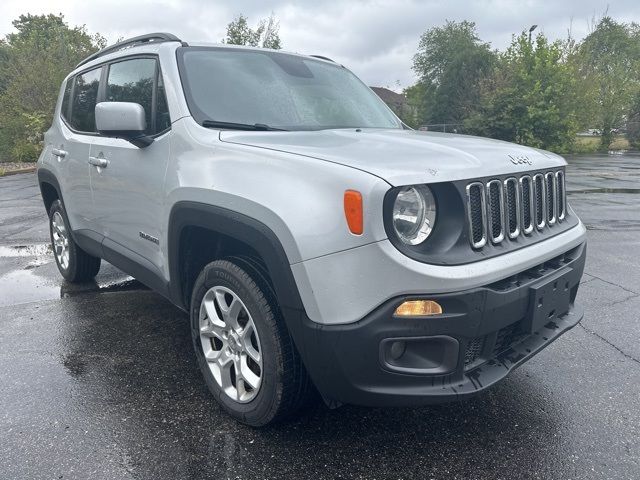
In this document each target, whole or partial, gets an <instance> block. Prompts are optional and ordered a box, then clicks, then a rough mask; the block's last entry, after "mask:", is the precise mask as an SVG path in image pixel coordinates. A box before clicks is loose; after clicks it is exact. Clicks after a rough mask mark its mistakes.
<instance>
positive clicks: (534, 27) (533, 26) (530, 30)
mask: <svg viewBox="0 0 640 480" xmlns="http://www.w3.org/2000/svg"><path fill="white" fill-rule="evenodd" d="M536 28H538V25H531V28H530V29H529V44H531V32H533V31H534V30H535V29H536Z"/></svg>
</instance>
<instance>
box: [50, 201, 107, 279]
mask: <svg viewBox="0 0 640 480" xmlns="http://www.w3.org/2000/svg"><path fill="white" fill-rule="evenodd" d="M49 232H50V234H51V246H52V247H53V255H54V257H55V259H56V264H57V265H58V270H59V271H60V274H61V275H62V276H63V277H64V278H65V280H67V281H69V282H72V283H76V282H86V281H88V280H91V279H92V278H94V277H95V276H96V275H97V274H98V271H99V270H100V258H98V257H94V256H92V255H89V254H88V253H87V252H85V251H84V250H82V249H81V248H80V247H79V246H78V245H77V244H76V243H75V242H74V241H73V238H72V237H71V229H70V228H69V221H68V219H67V214H66V212H65V211H64V206H63V205H62V202H61V201H60V200H56V201H54V202H53V203H52V204H51V208H50V209H49Z"/></svg>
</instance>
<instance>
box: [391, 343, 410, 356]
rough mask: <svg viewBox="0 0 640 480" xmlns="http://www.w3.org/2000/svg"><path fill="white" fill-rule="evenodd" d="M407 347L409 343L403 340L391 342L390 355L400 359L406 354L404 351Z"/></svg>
mask: <svg viewBox="0 0 640 480" xmlns="http://www.w3.org/2000/svg"><path fill="white" fill-rule="evenodd" d="M406 349H407V344H406V343H405V342H403V341H402V340H399V341H396V342H393V343H392V344H391V348H390V349H389V355H390V356H391V358H392V359H393V360H398V359H399V358H400V357H401V356H402V355H404V351H405V350H406Z"/></svg>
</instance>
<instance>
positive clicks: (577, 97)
mask: <svg viewBox="0 0 640 480" xmlns="http://www.w3.org/2000/svg"><path fill="white" fill-rule="evenodd" d="M13 26H14V29H15V32H14V33H10V34H8V35H7V36H6V37H5V38H4V39H1V40H0V161H34V160H35V159H37V157H38V154H39V152H40V150H41V148H42V138H43V134H44V132H45V131H46V130H47V128H49V126H50V125H51V120H52V115H53V110H54V108H55V103H56V100H57V97H58V93H59V91H60V85H61V83H62V80H63V79H64V77H65V76H66V75H67V73H68V72H70V71H71V70H73V69H74V68H75V66H76V65H77V64H78V63H79V62H80V61H81V60H82V59H84V58H85V57H87V56H88V55H90V54H91V53H94V52H96V51H97V50H99V49H100V48H104V46H105V45H106V40H105V38H104V37H103V36H101V35H100V34H97V33H96V34H91V33H89V32H88V31H87V29H86V27H85V26H80V27H77V26H76V27H71V26H69V25H68V24H67V22H66V21H65V19H64V17H63V15H21V16H20V17H19V18H18V19H16V20H15V21H14V22H13ZM279 28H280V25H279V22H278V20H277V19H276V17H275V16H274V15H273V14H272V15H270V16H269V17H268V18H266V19H262V20H260V21H259V22H258V23H257V25H256V26H255V27H251V25H250V24H249V21H248V19H247V17H245V16H243V15H239V16H237V17H236V18H234V19H233V21H231V22H230V23H229V24H228V26H227V31H226V36H225V38H224V39H222V42H223V43H228V44H236V45H251V46H259V47H265V48H275V49H279V48H281V47H282V42H281V39H280V36H279ZM413 70H414V71H415V73H416V75H417V77H418V81H417V83H416V84H415V85H413V86H411V87H409V88H407V89H405V91H404V93H405V95H406V98H407V102H408V103H409V104H410V105H411V106H412V108H411V109H410V112H411V113H410V114H406V115H404V118H403V120H404V121H405V122H406V123H407V124H409V125H411V126H413V127H421V126H423V125H428V124H454V125H456V129H457V130H458V131H462V132H464V133H470V134H475V135H482V136H487V137H493V138H498V139H503V140H508V141H515V142H518V143H523V144H527V145H531V146H534V147H539V148H545V149H550V150H554V151H558V152H568V151H575V150H576V149H577V146H576V143H575V142H576V134H577V133H578V132H579V131H581V130H586V129H592V130H593V131H596V132H597V133H598V135H599V136H600V142H599V147H600V148H601V149H605V150H606V149H607V148H609V145H610V144H611V142H612V140H613V138H614V136H615V135H617V134H620V133H621V132H624V133H625V135H626V136H627V138H628V139H629V141H630V142H631V144H632V145H634V146H635V147H637V148H640V26H639V25H638V24H636V23H630V24H627V23H622V22H617V21H615V20H614V19H612V18H611V17H609V16H604V17H602V18H601V19H599V20H598V21H594V22H593V25H592V28H591V32H590V33H589V35H587V37H586V38H585V39H584V40H582V41H580V42H577V41H576V40H574V39H573V38H571V36H570V35H569V36H568V38H567V39H565V40H557V41H551V40H550V39H548V38H547V37H546V36H545V35H544V34H537V35H535V37H534V38H532V37H531V33H530V32H529V33H528V34H527V32H523V33H521V34H519V35H515V36H514V37H513V40H512V42H511V44H510V45H509V47H508V48H507V49H505V50H504V51H498V50H495V49H492V48H491V46H490V44H489V43H487V42H484V41H482V40H481V39H480V38H479V36H478V34H477V29H476V25H475V24H474V23H473V22H468V21H463V22H452V21H449V22H446V23H445V24H444V25H441V26H438V27H434V28H431V29H429V30H427V31H426V32H424V34H423V35H422V36H421V37H420V41H419V44H418V50H417V53H416V54H415V56H414V58H413Z"/></svg>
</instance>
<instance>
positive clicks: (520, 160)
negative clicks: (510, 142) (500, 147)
mask: <svg viewBox="0 0 640 480" xmlns="http://www.w3.org/2000/svg"><path fill="white" fill-rule="evenodd" d="M507 156H508V157H509V160H511V163H513V164H514V165H524V164H527V165H531V164H532V163H533V162H532V161H531V160H529V157H527V156H526V155H507Z"/></svg>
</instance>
